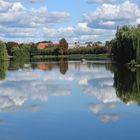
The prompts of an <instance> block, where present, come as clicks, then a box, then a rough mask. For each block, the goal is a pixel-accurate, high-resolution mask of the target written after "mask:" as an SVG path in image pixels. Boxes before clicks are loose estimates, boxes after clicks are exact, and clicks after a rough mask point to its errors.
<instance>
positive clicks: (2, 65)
mask: <svg viewBox="0 0 140 140" xmlns="http://www.w3.org/2000/svg"><path fill="white" fill-rule="evenodd" d="M8 66H9V61H0V80H4V79H5V77H6V70H7V69H8Z"/></svg>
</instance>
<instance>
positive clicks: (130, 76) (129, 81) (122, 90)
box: [114, 67, 140, 104]
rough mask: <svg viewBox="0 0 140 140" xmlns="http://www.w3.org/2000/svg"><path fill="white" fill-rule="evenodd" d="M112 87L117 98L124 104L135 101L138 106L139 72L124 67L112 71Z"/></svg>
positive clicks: (139, 94) (139, 92)
mask: <svg viewBox="0 0 140 140" xmlns="http://www.w3.org/2000/svg"><path fill="white" fill-rule="evenodd" d="M114 86H115V88H116V94H117V96H118V97H119V98H120V99H121V100H122V101H123V102H125V103H128V102H130V101H135V102H137V103H138V104H140V70H139V69H137V70H135V71H134V72H132V71H130V70H129V69H127V68H125V67H116V68H115V69H114Z"/></svg>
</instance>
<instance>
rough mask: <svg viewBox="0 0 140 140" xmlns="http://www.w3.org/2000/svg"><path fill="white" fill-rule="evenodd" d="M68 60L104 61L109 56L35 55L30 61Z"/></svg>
mask: <svg viewBox="0 0 140 140" xmlns="http://www.w3.org/2000/svg"><path fill="white" fill-rule="evenodd" d="M61 58H64V59H68V60H81V59H86V60H105V59H109V58H110V55H109V54H71V55H58V56H57V55H36V56H33V57H32V59H61Z"/></svg>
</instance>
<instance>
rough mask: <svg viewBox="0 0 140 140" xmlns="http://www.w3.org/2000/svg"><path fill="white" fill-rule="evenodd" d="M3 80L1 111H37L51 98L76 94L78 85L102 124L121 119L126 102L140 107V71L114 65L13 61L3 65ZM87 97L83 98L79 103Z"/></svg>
mask: <svg viewBox="0 0 140 140" xmlns="http://www.w3.org/2000/svg"><path fill="white" fill-rule="evenodd" d="M7 69H8V71H7ZM13 70H14V71H13ZM6 71H7V76H6ZM0 77H1V78H0V79H1V81H0V111H1V112H11V111H12V112H13V111H20V110H30V111H32V112H37V111H39V110H40V109H41V108H43V107H44V102H45V103H46V102H47V101H48V98H49V96H63V97H66V96H72V95H73V94H76V92H77V90H76V89H75V88H74V86H75V85H76V88H78V89H81V90H82V94H83V95H84V96H85V98H86V97H89V98H90V97H92V98H93V100H92V101H91V100H90V101H87V109H89V110H90V111H91V112H92V113H93V114H94V115H95V116H96V117H97V118H98V119H100V120H101V121H102V122H109V121H117V120H119V118H120V117H121V112H120V111H118V110H119V109H118V108H120V103H121V104H122V101H123V102H124V103H125V104H127V105H128V104H130V103H132V102H136V103H138V104H140V83H139V82H140V79H139V78H140V71H139V70H135V71H133V72H132V71H131V70H128V69H127V68H124V67H118V66H114V65H112V64H111V63H104V62H103V63H101V62H100V63H97V62H96V63H95V62H87V63H86V64H82V63H81V62H68V61H65V60H63V59H62V60H60V61H59V62H38V63H28V64H25V63H20V64H19V63H17V62H12V61H11V62H10V64H9V67H8V64H7V63H6V64H4V63H3V64H1V65H0ZM4 79H5V80H4ZM72 91H73V92H72ZM85 98H83V99H82V98H81V97H80V96H79V100H86V99H85ZM90 99H91V98H90ZM36 101H37V102H36ZM77 102H78V101H77Z"/></svg>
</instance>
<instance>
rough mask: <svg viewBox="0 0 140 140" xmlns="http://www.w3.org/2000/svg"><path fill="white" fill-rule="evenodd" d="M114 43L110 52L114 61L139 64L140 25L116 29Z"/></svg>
mask: <svg viewBox="0 0 140 140" xmlns="http://www.w3.org/2000/svg"><path fill="white" fill-rule="evenodd" d="M114 42H115V43H114ZM114 42H113V44H112V45H113V47H112V52H113V54H114V59H115V60H116V61H118V62H121V63H129V62H130V61H131V60H135V62H136V63H138V64H140V25H138V26H123V27H120V28H117V32H116V37H115V39H114Z"/></svg>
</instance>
